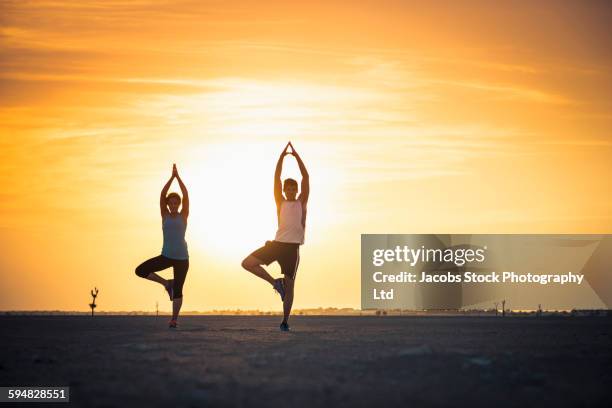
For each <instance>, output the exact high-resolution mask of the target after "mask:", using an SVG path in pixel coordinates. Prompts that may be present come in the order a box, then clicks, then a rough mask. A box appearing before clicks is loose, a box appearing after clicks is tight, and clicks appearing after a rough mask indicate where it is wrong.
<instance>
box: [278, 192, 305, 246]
mask: <svg viewBox="0 0 612 408" xmlns="http://www.w3.org/2000/svg"><path fill="white" fill-rule="evenodd" d="M302 217H306V214H305V213H304V211H303V207H302V202H301V201H300V200H295V201H287V200H283V201H281V206H280V214H279V216H278V230H277V231H276V237H275V238H274V240H275V241H279V242H288V243H292V244H303V243H304V224H303V223H302V222H303V221H302ZM304 221H305V220H304Z"/></svg>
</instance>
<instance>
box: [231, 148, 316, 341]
mask: <svg viewBox="0 0 612 408" xmlns="http://www.w3.org/2000/svg"><path fill="white" fill-rule="evenodd" d="M288 148H291V152H288V151H287V149H288ZM289 154H290V155H293V157H295V159H296V160H297V163H298V166H299V168H300V173H302V185H301V193H300V195H299V196H298V195H297V194H298V185H297V181H295V180H294V179H291V178H288V179H286V180H285V182H284V183H283V184H281V172H282V170H283V159H284V158H285V156H286V155H289ZM283 192H284V193H285V196H284V197H283ZM309 193H310V180H309V177H308V171H306V166H304V162H303V161H302V159H301V158H300V155H299V154H298V153H297V152H296V151H295V149H294V148H293V145H292V144H291V142H289V143H287V146H285V149H284V150H283V152H282V153H281V155H280V157H279V158H278V162H277V163H276V171H275V172H274V201H275V202H276V214H277V218H278V230H277V231H276V237H275V238H274V241H266V244H265V245H264V246H263V247H261V248H259V249H257V250H255V251H254V252H253V253H251V254H250V255H249V256H247V257H246V258H245V259H244V260H243V261H242V267H243V268H244V269H246V270H247V271H249V272H251V273H253V274H254V275H257V276H259V277H260V278H262V279H264V280H265V281H267V282H268V283H270V284H271V285H272V287H273V288H274V289H275V290H276V291H277V292H278V293H279V295H280V297H281V300H282V301H283V321H282V323H281V324H280V329H281V331H289V324H288V322H287V321H288V319H289V314H290V313H291V306H292V305H293V288H294V284H295V274H296V272H297V268H298V265H299V263H300V245H302V244H303V243H304V230H305V227H306V204H307V203H308V194H309ZM274 261H277V262H278V263H279V265H280V267H281V272H282V274H283V275H284V278H279V279H274V278H273V277H272V276H270V274H269V273H268V272H267V271H266V270H265V269H264V268H263V267H262V265H270V264H271V263H272V262H274Z"/></svg>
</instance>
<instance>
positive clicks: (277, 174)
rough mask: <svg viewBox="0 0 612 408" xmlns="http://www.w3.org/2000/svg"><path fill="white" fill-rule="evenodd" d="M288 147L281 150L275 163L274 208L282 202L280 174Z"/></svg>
mask: <svg viewBox="0 0 612 408" xmlns="http://www.w3.org/2000/svg"><path fill="white" fill-rule="evenodd" d="M288 147H289V143H287V146H285V148H284V149H283V152H282V153H281V155H280V157H279V158H278V162H276V170H275V171H274V201H275V202H276V206H277V207H280V203H281V201H283V183H282V182H281V173H282V172H283V159H284V158H285V155H286V154H287V148H288Z"/></svg>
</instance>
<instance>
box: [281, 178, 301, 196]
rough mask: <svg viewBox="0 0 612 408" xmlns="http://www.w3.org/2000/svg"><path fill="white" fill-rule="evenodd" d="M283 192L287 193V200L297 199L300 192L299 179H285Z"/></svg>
mask: <svg viewBox="0 0 612 408" xmlns="http://www.w3.org/2000/svg"><path fill="white" fill-rule="evenodd" d="M283 192H284V193H285V197H286V198H287V200H289V201H292V200H295V197H296V196H297V193H298V184H297V181H295V180H294V179H292V178H288V179H285V182H284V183H283Z"/></svg>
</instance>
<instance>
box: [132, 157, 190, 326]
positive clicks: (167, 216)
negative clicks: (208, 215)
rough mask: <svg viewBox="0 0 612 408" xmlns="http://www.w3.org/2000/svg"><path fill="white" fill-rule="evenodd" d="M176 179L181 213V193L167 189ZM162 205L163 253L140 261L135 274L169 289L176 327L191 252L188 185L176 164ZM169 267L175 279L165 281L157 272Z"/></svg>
mask: <svg viewBox="0 0 612 408" xmlns="http://www.w3.org/2000/svg"><path fill="white" fill-rule="evenodd" d="M175 178H176V181H178V184H179V187H180V188H181V193H182V194H183V200H182V201H183V206H182V208H181V211H180V212H179V210H178V209H179V206H180V205H181V196H179V195H178V194H177V193H170V194H168V189H169V188H170V185H171V184H172V180H173V179H175ZM159 208H160V210H161V217H162V231H163V234H164V244H163V247H162V251H161V255H159V256H156V257H154V258H151V259H149V260H147V261H145V262H143V263H142V264H140V265H139V266H138V267H137V268H136V275H138V276H140V277H141V278H145V279H149V280H152V281H154V282H157V283H159V284H161V285H162V286H163V287H164V289H166V292H168V296H169V297H170V300H171V301H172V319H171V320H170V322H169V323H168V326H169V327H170V328H176V327H177V319H178V315H179V312H180V310H181V306H182V305H183V284H184V283H185V277H186V276H187V270H188V269H189V253H188V251H187V242H185V231H186V229H187V217H188V216H189V194H188V193H187V187H185V184H183V181H182V180H181V177H180V176H179V174H178V170H177V169H176V164H175V165H173V166H172V176H171V177H170V180H168V182H167V183H166V185H164V188H163V189H162V191H161V195H160V197H159ZM170 267H172V268H173V270H174V279H168V280H166V279H164V278H162V277H161V276H159V275H158V274H157V273H155V272H159V271H161V270H163V269H167V268H170Z"/></svg>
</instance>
